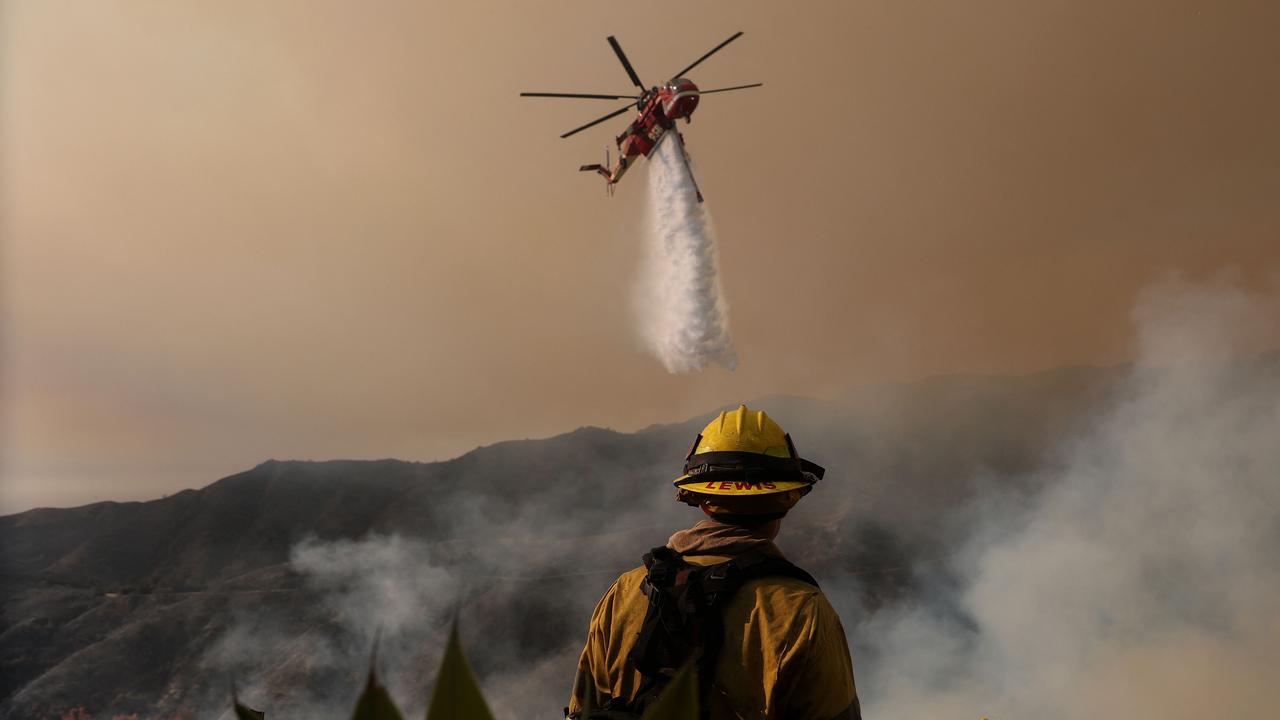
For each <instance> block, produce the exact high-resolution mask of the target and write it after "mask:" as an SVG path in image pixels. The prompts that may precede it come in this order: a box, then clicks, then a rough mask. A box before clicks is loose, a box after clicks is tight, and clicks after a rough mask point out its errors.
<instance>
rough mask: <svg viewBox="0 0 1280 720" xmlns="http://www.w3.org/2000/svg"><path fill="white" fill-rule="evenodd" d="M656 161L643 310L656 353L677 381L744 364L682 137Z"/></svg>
mask: <svg viewBox="0 0 1280 720" xmlns="http://www.w3.org/2000/svg"><path fill="white" fill-rule="evenodd" d="M671 135H672V137H670V138H668V139H666V140H664V141H663V142H662V143H660V144H659V147H658V148H657V150H656V151H655V152H654V153H653V155H652V156H650V158H649V195H648V208H647V215H648V217H647V222H646V225H647V227H646V246H645V261H644V268H643V271H642V275H641V280H640V286H639V292H638V294H637V295H638V296H637V305H638V310H639V316H640V329H641V333H642V335H643V338H644V342H645V345H646V346H647V349H648V350H649V352H651V353H653V355H654V356H655V357H657V358H658V359H659V360H661V361H662V364H663V365H665V366H666V368H667V370H668V371H669V372H672V373H687V372H691V371H695V370H701V369H702V368H704V367H706V365H707V364H709V363H713V362H715V363H719V364H721V365H723V366H724V367H726V368H729V369H730V370H732V369H733V367H734V366H735V365H736V363H737V358H736V356H735V354H734V351H733V343H732V341H731V339H730V337H729V312H728V305H727V303H726V302H725V299H724V293H723V291H722V290H721V287H720V276H719V272H718V268H717V265H718V252H717V249H716V236H715V231H714V229H713V228H712V226H711V215H710V214H709V213H708V212H707V207H706V205H705V204H704V203H700V202H698V199H697V195H696V190H695V186H694V181H693V178H692V177H691V176H690V172H689V168H688V167H686V165H685V162H684V158H683V157H682V153H683V152H684V149H683V146H682V143H681V142H680V137H679V136H678V135H675V134H674V132H672V133H671Z"/></svg>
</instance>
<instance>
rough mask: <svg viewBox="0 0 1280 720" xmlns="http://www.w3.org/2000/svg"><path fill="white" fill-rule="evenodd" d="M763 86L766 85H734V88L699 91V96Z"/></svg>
mask: <svg viewBox="0 0 1280 720" xmlns="http://www.w3.org/2000/svg"><path fill="white" fill-rule="evenodd" d="M762 85H764V83H751V84H750V85H734V86H733V87H727V88H716V89H715V90H699V91H698V94H699V95H706V94H708V93H713V92H729V91H730V90H746V89H747V88H753V87H760V86H762Z"/></svg>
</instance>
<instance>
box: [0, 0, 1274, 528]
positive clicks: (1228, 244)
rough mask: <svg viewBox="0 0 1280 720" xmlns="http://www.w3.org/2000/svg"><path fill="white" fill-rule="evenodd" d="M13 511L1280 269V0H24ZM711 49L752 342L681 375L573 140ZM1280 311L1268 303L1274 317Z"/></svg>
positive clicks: (3, 46) (628, 240)
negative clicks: (370, 2) (633, 2)
mask: <svg viewBox="0 0 1280 720" xmlns="http://www.w3.org/2000/svg"><path fill="white" fill-rule="evenodd" d="M0 7H2V8H3V9H2V10H0V12H2V13H3V18H2V19H3V21H2V22H0V33H2V37H0V73H3V75H2V76H0V193H2V195H0V233H2V235H0V240H2V245H0V253H2V255H0V273H2V274H0V293H2V296H0V297H2V300H3V311H2V312H3V314H2V316H0V322H2V323H3V330H2V333H3V335H2V337H0V341H2V345H0V352H3V369H4V372H3V407H4V415H3V445H2V447H0V456H2V457H3V466H2V470H3V473H4V482H3V486H2V487H0V508H2V509H3V511H5V512H8V511H16V510H20V509H24V508H28V507H33V506H37V505H71V504H79V503H83V502H89V501H93V500H98V499H104V498H115V499H127V498H144V497H152V496H155V495H158V494H160V493H165V492H172V491H173V490H176V489H178V488H182V487H190V486H198V485H202V484H204V483H206V482H208V481H210V480H212V479H214V478H216V477H219V476H222V475H226V474H229V473H231V472H235V471H238V470H241V469H243V468H246V467H250V466H252V465H253V464H255V463H257V462H259V461H261V460H263V459H265V458H268V457H276V458H302V459H305V458H316V459H319V458H331V457H352V458H371V457H400V458H406V459H432V458H440V457H446V456H451V455H454V454H457V453H459V452H461V451H465V450H467V449H470V448H472V447H475V446H476V445H479V444H483V443H489V442H493V441H496V440H499V439H505V438H518V437H536V436H544V435H548V434H552V433H556V432H561V431H564V430H569V429H572V428H574V427H577V426H580V425H587V424H592V425H603V426H609V427H615V428H618V429H623V430H628V429H635V428H638V427H641V426H644V425H647V424H649V423H653V422H659V421H668V420H676V419H681V418H685V417H689V416H692V415H695V414H698V413H701V412H704V411H706V410H707V409H709V408H712V407H716V406H720V405H724V404H728V403H732V402H737V401H740V400H750V399H753V398H757V397H761V396H765V395H769V394H774V393H788V394H802V395H803V394H808V395H822V394H827V393H832V392H835V391H838V390H843V389H847V388H850V387H855V386H859V385H865V384H869V383H876V382H882V381H885V380H893V379H901V378H909V377H919V376H925V375H930V374H938V373H952V372H983V373H987V372H990V373H1002V372H1020V371H1028V370H1035V369H1040V368H1047V367H1055V366H1060V365H1069V364H1105V363H1113V362H1117V361H1123V360H1128V359H1133V358H1134V357H1136V356H1137V352H1138V350H1137V339H1136V335H1135V332H1134V322H1133V319H1132V317H1131V313H1130V311H1131V308H1133V307H1135V304H1136V298H1137V297H1138V296H1139V295H1140V293H1141V292H1143V289H1144V288H1148V287H1150V286H1151V285H1152V284H1153V283H1159V282H1162V281H1165V280H1167V279H1168V278H1170V277H1178V276H1181V277H1186V278H1189V279H1191V280H1205V279H1209V278H1220V277H1223V276H1226V277H1230V278H1231V280H1232V282H1233V283H1235V284H1236V285H1237V286H1239V287H1242V288H1246V289H1249V288H1251V289H1258V288H1262V287H1265V286H1269V285H1272V284H1273V282H1274V281H1273V278H1274V275H1275V273H1276V272H1277V269H1278V268H1280V242H1277V240H1278V239H1280V204H1277V203H1276V202H1275V198H1277V197H1280V138H1278V137H1277V135H1276V133H1275V128H1276V127H1280V98H1277V95H1276V93H1275V92H1274V91H1273V88H1274V87H1275V86H1276V80H1277V78H1280V46H1277V44H1276V43H1275V42H1274V37H1273V35H1274V32H1273V29H1274V28H1275V27H1276V26H1277V22H1278V21H1280V9H1278V8H1277V6H1276V5H1275V4H1274V3H1268V2H1262V1H1259V2H1224V3H1212V4H1206V3H1191V2H1183V1H1177V2H1119V3H1112V2H1108V3H1102V2H1085V3H1078V2H1070V3H1069V2H1048V3H1035V4H1027V3H1016V2H989V1H982V2H974V3H963V4H960V3H943V2H936V3H878V2H863V3H835V2H831V3H821V4H819V3H811V4H803V5H800V6H794V7H793V6H791V5H788V4H780V3H760V2H757V3H698V4H695V5H690V4H688V3H665V2H660V3H657V4H652V5H651V6H650V8H651V13H650V14H648V15H645V14H644V13H642V14H640V15H637V13H636V12H635V11H634V8H633V7H631V6H624V5H615V4H609V5H602V4H600V3H590V2H565V3H555V4H527V3H514V2H512V3H494V2H475V3H450V4H438V3H430V4H428V3H414V2H386V3H378V4H376V6H364V5H353V4H350V3H342V2H302V1H300V0H298V1H295V2H276V3H270V4H262V3H252V2H224V3H216V4H209V3H196V2H177V3H66V2H36V1H35V0H27V1H24V0H9V1H7V2H4V3H3V5H0ZM737 30H744V31H745V33H746V34H745V35H744V36H743V37H742V38H740V39H739V40H738V41H737V42H735V43H734V44H733V45H731V46H730V47H728V48H726V49H725V50H724V51H723V52H722V53H721V54H719V55H717V56H715V57H714V58H713V59H711V60H709V61H708V62H707V63H705V64H704V65H703V66H700V67H699V68H697V70H696V71H695V72H692V73H690V76H691V78H692V79H693V80H694V81H695V82H697V83H699V84H700V85H701V86H703V87H716V86H724V85H732V84H740V83H747V82H763V83H765V85H764V87H763V88H760V89H757V90H749V91H744V92H740V93H726V94H723V95H714V96H708V97H707V98H706V100H705V101H704V102H703V103H702V104H701V106H700V107H699V109H698V111H697V113H696V115H695V116H694V118H693V122H692V123H691V124H690V125H688V126H687V127H684V126H682V128H681V129H682V131H683V132H685V136H686V139H687V141H688V146H689V148H690V151H691V152H692V153H693V154H694V155H695V156H696V157H697V160H698V167H699V182H700V185H701V187H702V190H703V192H704V194H705V195H706V197H707V203H708V207H709V208H710V209H711V211H712V213H713V214H714V217H715V221H716V230H717V235H718V238H719V242H720V271H721V282H722V285H723V290H724V294H725V298H726V300H727V305H728V307H729V313H730V317H731V322H732V328H733V340H734V345H735V348H736V350H737V356H738V366H737V369H736V370H734V371H733V372H729V371H727V370H724V369H722V368H719V367H711V368H708V369H707V370H705V371H703V372H701V373H693V374H688V375H671V374H669V373H668V372H667V371H666V369H665V368H664V367H663V366H662V364H661V363H660V362H658V361H657V360H655V359H654V358H652V357H651V356H649V355H648V354H646V353H645V352H643V341H642V339H641V338H640V335H639V332H638V331H637V322H636V317H635V309H634V308H633V307H632V302H631V299H632V298H633V297H634V296H635V293H634V287H635V284H636V282H637V275H638V272H639V270H638V268H639V266H640V264H641V253H642V250H641V230H640V226H641V225H642V223H643V217H642V212H641V199H642V196H643V186H644V180H645V179H644V178H643V177H640V176H639V175H640V174H641V173H645V172H646V171H647V169H646V168H645V167H644V166H643V165H641V166H639V167H637V168H635V169H634V170H633V171H632V173H631V174H629V175H628V177H627V178H626V180H625V181H624V182H623V184H622V185H621V186H620V187H619V192H618V193H617V195H616V196H615V197H614V198H612V199H608V198H606V197H605V196H604V192H603V190H602V188H601V187H600V186H599V179H598V178H596V177H594V176H588V174H586V173H582V174H579V173H577V172H576V168H577V166H578V165H580V164H582V163H585V162H597V161H599V159H600V157H601V155H602V154H603V153H602V150H603V147H604V146H606V145H609V144H610V143H611V142H612V136H613V134H614V133H616V132H618V131H620V130H621V128H622V127H623V124H622V123H616V124H606V125H604V126H602V127H600V128H597V129H593V130H592V131H589V132H587V133H582V134H580V135H578V136H575V137H574V138H572V139H570V140H560V139H558V138H557V137H556V136H557V135H558V134H560V133H562V132H564V131H565V130H567V129H569V128H572V127H576V126H577V125H580V124H582V123H583V122H586V121H587V120H590V119H591V118H593V117H596V116H598V115H601V114H603V113H604V112H607V111H608V110H610V109H613V107H615V105H613V104H611V103H607V102H603V101H587V100H582V101H554V100H534V99H528V98H520V97H518V93H519V92H520V91H521V90H547V91H583V92H607V93H620V92H623V91H625V90H627V88H628V82H627V77H626V75H625V73H624V72H623V71H622V69H621V68H620V67H619V66H618V65H617V63H616V61H615V60H614V58H613V57H612V55H611V53H610V52H609V48H608V46H607V44H606V43H605V41H604V38H605V37H606V36H607V35H610V34H614V35H617V36H618V38H619V40H620V41H621V43H622V45H623V47H624V48H626V50H627V52H628V53H629V55H630V57H631V60H632V62H633V64H634V65H635V67H636V69H637V71H638V72H639V74H640V76H641V77H642V78H643V79H644V80H645V81H646V82H649V83H654V82H658V81H659V80H661V79H665V77H666V73H671V72H674V71H675V70H676V69H678V68H680V67H683V66H684V65H686V64H687V63H689V62H691V61H692V60H693V59H694V58H696V57H697V56H698V55H700V54H701V53H702V52H704V51H705V50H707V49H709V48H710V47H712V46H713V45H715V44H716V43H718V42H719V41H720V40H722V39H723V38H725V37H727V36H728V35H729V34H731V33H732V32H735V31H737ZM1274 331H1275V328H1274V327H1263V328H1259V329H1257V332H1256V333H1255V335H1254V336H1253V338H1252V340H1251V343H1252V344H1253V345H1256V346H1265V345H1266V344H1267V343H1268V342H1269V341H1270V340H1273V339H1274V338H1273V336H1269V335H1268V333H1274Z"/></svg>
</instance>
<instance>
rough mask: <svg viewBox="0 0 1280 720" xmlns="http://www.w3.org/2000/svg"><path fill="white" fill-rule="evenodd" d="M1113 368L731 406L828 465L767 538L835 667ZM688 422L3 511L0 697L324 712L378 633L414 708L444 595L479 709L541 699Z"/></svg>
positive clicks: (685, 517)
mask: <svg viewBox="0 0 1280 720" xmlns="http://www.w3.org/2000/svg"><path fill="white" fill-rule="evenodd" d="M1126 373H1127V370H1124V369H1088V368H1078V369H1064V370H1058V371H1053V372H1047V373H1042V374H1036V375H1029V376H1020V377H978V376H950V377H940V378H934V379H929V380H923V381H918V382H911V383H904V384H899V385H892V386H881V387H875V388H870V389H865V390H860V391H857V392H854V393H850V394H848V395H846V396H843V397H839V398H836V399H830V400H809V399H800V398H790V397H780V398H771V399H764V400H761V401H758V402H756V403H752V406H753V407H760V408H763V409H765V410H767V411H768V412H769V413H770V415H771V416H773V417H775V418H776V419H778V421H779V422H780V423H782V425H783V426H784V427H785V428H786V429H787V430H788V431H790V432H791V434H792V435H793V437H794V438H795V439H796V443H797V445H798V447H799V449H800V452H801V453H802V454H804V455H805V456H807V457H810V458H812V459H813V460H815V461H817V462H819V463H821V464H823V465H825V466H826V467H827V468H828V472H827V476H826V479H825V480H824V481H823V482H822V483H820V484H819V485H818V487H817V489H816V490H815V491H814V492H813V494H812V495H811V496H810V497H809V498H806V500H805V501H804V502H802V503H801V504H800V506H799V507H798V508H797V509H796V511H795V512H793V513H792V515H791V516H790V517H788V519H787V521H786V522H785V524H784V527H783V531H782V535H781V536H780V538H779V545H780V547H782V549H783V550H784V551H785V552H786V553H787V554H788V556H789V557H790V558H791V559H792V560H793V561H795V562H796V563H797V564H799V565H801V566H803V567H805V568H806V569H808V570H810V571H811V572H812V573H813V574H814V575H815V576H816V577H817V578H818V579H819V581H821V582H822V584H823V586H824V588H826V589H827V592H828V594H830V595H832V597H833V602H835V603H836V604H837V605H838V608H839V610H840V612H841V615H842V617H843V618H844V621H845V624H846V629H847V631H848V634H849V636H850V641H851V643H852V645H853V647H854V657H855V663H873V662H874V661H875V659H874V657H873V656H872V654H871V651H870V650H865V651H864V650H863V649H861V646H860V640H859V628H860V627H861V626H862V625H863V624H864V623H865V622H867V621H868V619H869V618H871V617H872V616H874V614H875V613H876V612H878V611H880V610H882V609H884V608H886V607H888V606H892V605H893V604H895V603H899V602H904V601H915V600H919V599H921V598H923V597H928V598H930V599H931V601H939V600H937V598H945V596H946V592H947V588H948V587H949V583H950V582H951V580H950V570H949V562H950V560H951V553H950V551H951V550H952V549H954V548H955V547H956V546H957V545H958V544H959V543H960V542H961V541H962V539H963V538H965V537H966V536H968V535H969V534H971V533H972V532H973V530H974V523H976V522H978V521H979V520H978V518H979V517H980V516H981V513H983V512H991V511H992V510H993V508H997V509H998V508H999V507H1000V505H1001V504H1008V506H1009V507H1016V506H1017V505H1019V504H1021V503H1025V501H1026V500H1027V499H1028V498H1029V497H1031V496H1032V495H1034V494H1035V493H1036V492H1037V490H1038V489H1039V488H1040V486H1041V484H1042V483H1043V482H1044V481H1043V480H1042V479H1041V478H1044V477H1048V476H1051V472H1048V471H1049V470H1051V469H1052V465H1053V464H1054V463H1055V462H1058V461H1059V456H1058V449H1059V448H1060V447H1062V445H1063V443H1066V442H1069V441H1070V439H1071V438H1072V437H1073V436H1075V435H1076V434H1077V433H1078V432H1079V431H1080V430H1081V429H1083V428H1085V427H1086V426H1087V424H1088V423H1089V421H1090V418H1091V417H1092V416H1093V414H1094V413H1095V412H1098V411H1100V410H1103V409H1105V408H1106V407H1107V406H1108V405H1110V404H1111V403H1112V401H1113V400H1115V398H1114V395H1115V392H1116V390H1117V389H1118V388H1119V387H1120V386H1121V381H1122V380H1123V378H1124V376H1125V375H1126ZM708 417H709V415H708V416H703V417H699V418H694V419H690V420H688V421H686V422H682V423H679V424H672V425H662V426H654V427H650V428H646V429H644V430H641V431H639V432H636V433H629V434H628V433H617V432H613V431H610V430H604V429H599V428H582V429H579V430H576V431H574V432H571V433H567V434H564V435H560V436H557V437H553V438H548V439H544V440H520V441H512V442H503V443H499V444H496V445H492V446H488V447H483V448H479V449H477V450H475V451H473V452H470V453H468V454H466V455H463V456H461V457H459V458H456V459H453V460H449V461H445V462H433V463H414V462H402V461H398V460H378V461H325V462H309V461H276V460H271V461H267V462H264V463H262V464H261V465H258V466H257V467H255V468H253V469H251V470H248V471H246V472H243V473H240V474H237V475H233V476H231V477H227V478H223V479H222V480H218V481H217V482H214V483H213V484H211V485H209V486H207V487H205V488H202V489H200V490H185V491H183V492H180V493H177V494H175V495H172V496H169V497H165V498H163V499H159V500H153V501H150V502H129V503H116V502H101V503H95V504H92V505H87V506H84V507H78V508H70V509H38V510H31V511H29V512H24V513H20V514H17V515H10V516H7V517H3V518H0V554H2V563H3V566H2V568H0V571H2V572H3V578H4V586H3V609H2V614H0V633H2V634H0V677H2V680H0V682H2V685H0V696H2V697H3V700H2V702H0V716H2V717H3V718H13V719H18V718H21V719H22V720H31V719H39V718H45V717H52V718H58V717H59V716H60V713H62V712H64V711H67V710H69V709H71V708H76V707H83V708H85V709H87V710H88V712H89V713H91V714H92V716H93V717H94V718H99V719H100V718H111V717H113V715H115V714H124V715H127V714H131V713H137V714H138V716H139V717H140V718H150V717H162V718H171V717H195V716H197V715H198V716H200V717H216V716H217V714H218V713H221V712H222V711H223V710H224V709H225V705H226V697H227V688H228V686H229V682H230V680H231V676H232V675H235V677H236V681H237V683H238V684H239V686H240V687H241V690H242V695H247V696H248V697H249V699H250V700H251V702H252V703H253V704H256V705H260V706H265V707H266V708H267V709H268V710H269V711H271V712H269V714H268V717H314V716H316V715H314V714H313V713H317V712H318V711H316V710H315V709H314V708H316V707H325V708H330V707H331V709H330V710H327V712H331V713H332V714H334V715H337V716H341V715H343V714H344V713H346V712H347V711H349V709H350V707H351V702H353V701H354V696H355V693H356V692H357V691H358V690H359V687H358V685H359V682H358V678H359V676H360V675H361V673H362V672H363V659H362V658H363V657H365V656H367V653H368V649H369V647H370V645H371V634H372V632H373V631H374V630H376V629H377V628H382V630H383V633H384V638H385V639H384V645H385V653H384V654H383V655H382V656H380V662H382V663H383V664H384V672H386V673H387V674H388V675H389V677H390V679H389V685H390V686H391V688H392V690H393V692H399V693H401V694H402V697H404V700H403V702H402V704H403V705H407V706H408V707H407V708H406V709H408V710H414V708H415V706H414V703H415V702H416V703H421V702H423V701H424V700H425V698H426V697H427V692H428V689H429V688H428V686H429V684H430V682H431V680H432V677H433V673H434V666H435V665H434V664H435V662H436V660H437V659H438V652H439V650H440V645H441V644H442V643H441V642H439V638H440V637H441V633H442V632H443V630H442V628H445V627H446V626H447V624H448V621H449V620H450V619H451V618H452V617H453V616H454V614H455V613H456V614H457V615H459V616H460V619H461V623H462V627H463V638H464V642H465V644H466V646H467V649H468V652H469V653H470V654H471V656H472V661H473V663H474V664H475V666H476V669H477V672H478V674H479V676H480V680H481V683H482V684H484V685H485V690H486V693H490V694H492V695H493V696H494V698H495V699H494V702H495V706H496V707H495V710H499V711H502V710H504V709H506V708H509V707H521V706H523V707H525V708H538V711H537V712H534V711H532V710H529V711H528V712H527V713H526V714H528V715H530V716H535V715H545V716H547V717H552V716H555V713H557V712H558V710H559V706H560V704H562V702H560V700H559V699H560V698H563V697H565V696H566V695H567V691H568V685H569V682H570V681H571V679H572V672H573V662H574V659H575V653H576V651H577V649H578V648H579V647H580V646H581V641H582V634H583V632H584V631H585V628H586V623H587V619H588V617H589V615H590V612H591V607H592V606H593V605H594V603H595V600H596V599H597V598H598V597H599V595H600V594H601V593H602V592H603V591H604V590H605V589H606V588H607V587H608V584H609V583H610V582H611V581H612V578H613V576H614V575H615V574H616V573H618V572H620V571H622V570H625V569H627V568H630V567H634V566H635V565H636V564H638V562H639V558H640V555H641V554H642V553H643V552H644V551H645V550H647V549H648V548H649V547H651V546H654V545H659V544H661V543H663V542H664V541H665V539H666V538H667V536H668V535H669V534H670V533H671V532H672V531H674V530H677V529H679V528H681V527H685V526H687V525H689V524H691V523H693V522H694V521H695V520H696V519H697V518H698V514H697V513H696V511H694V510H692V509H690V508H687V507H685V506H683V505H679V504H677V503H675V502H674V501H673V496H674V492H673V490H672V488H671V486H670V480H671V479H672V478H673V477H674V476H675V475H676V474H677V471H678V470H679V467H680V464H681V459H682V457H683V455H684V453H685V452H686V450H687V449H688V445H689V442H690V441H691V439H692V438H693V436H694V434H695V433H696V432H697V431H698V429H700V427H701V425H702V424H703V423H705V422H706V420H707V418H708ZM979 497H981V498H982V502H981V503H976V502H975V500H976V499H977V498H979ZM979 504H980V505H981V507H978V505H979ZM308 708H311V709H310V710H308ZM324 712H326V711H319V713H320V714H323V713H324Z"/></svg>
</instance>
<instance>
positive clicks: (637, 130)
mask: <svg viewBox="0 0 1280 720" xmlns="http://www.w3.org/2000/svg"><path fill="white" fill-rule="evenodd" d="M698 96H699V93H698V86H697V85H694V84H693V81H692V80H689V79H687V78H676V79H674V80H672V81H670V82H668V83H666V84H665V85H662V86H661V87H655V88H652V89H651V90H649V91H648V92H646V93H645V94H644V96H643V97H642V98H641V99H640V102H638V103H637V104H636V105H637V107H638V108H639V111H640V112H639V114H638V115H637V116H636V119H635V120H634V121H632V123H631V125H629V126H628V127H627V129H626V130H624V131H623V132H622V134H621V135H619V136H618V137H617V142H618V152H619V153H621V155H622V157H627V158H630V157H635V156H636V155H644V156H645V157H648V156H649V153H651V152H653V149H654V148H655V147H657V145H658V141H660V140H661V139H662V136H663V135H664V134H666V132H667V131H668V130H671V129H672V128H674V127H675V124H676V120H679V119H681V118H684V119H685V121H686V122H689V121H690V120H691V118H692V116H693V111H694V110H696V109H697V108H698Z"/></svg>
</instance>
